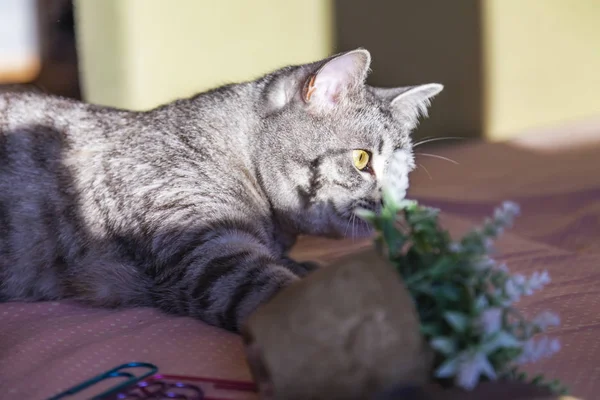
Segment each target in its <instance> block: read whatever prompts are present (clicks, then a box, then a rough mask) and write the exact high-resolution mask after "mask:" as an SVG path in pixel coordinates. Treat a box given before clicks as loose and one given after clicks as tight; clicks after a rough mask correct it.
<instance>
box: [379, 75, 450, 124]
mask: <svg viewBox="0 0 600 400" xmlns="http://www.w3.org/2000/svg"><path fill="white" fill-rule="evenodd" d="M370 89H371V91H372V92H373V94H375V95H376V96H377V97H379V98H380V99H382V100H384V101H386V102H388V103H389V104H390V108H391V109H392V112H393V113H394V116H395V117H396V118H398V119H400V120H401V121H402V122H403V123H404V124H405V126H406V128H407V129H413V128H414V127H415V126H416V125H417V124H418V123H419V118H420V117H427V115H428V108H429V106H430V105H431V100H433V98H434V97H435V96H436V95H437V94H439V93H440V92H441V91H442V90H443V89H444V86H443V85H441V84H439V83H427V84H424V85H417V86H407V87H399V88H377V87H371V88H370Z"/></svg>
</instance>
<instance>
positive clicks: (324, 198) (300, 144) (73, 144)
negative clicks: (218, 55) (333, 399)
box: [0, 50, 431, 331]
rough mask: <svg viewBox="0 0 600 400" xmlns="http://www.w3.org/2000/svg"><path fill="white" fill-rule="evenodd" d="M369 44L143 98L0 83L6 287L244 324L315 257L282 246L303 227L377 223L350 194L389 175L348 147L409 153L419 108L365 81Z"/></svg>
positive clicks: (18, 292) (333, 232)
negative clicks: (361, 166)
mask: <svg viewBox="0 0 600 400" xmlns="http://www.w3.org/2000/svg"><path fill="white" fill-rule="evenodd" d="M357 54H358V55H359V56H360V59H361V60H362V62H355V61H356V57H357ZM365 54H366V55H368V53H367V52H366V51H364V50H359V51H358V53H357V52H350V53H345V54H342V55H338V56H335V57H332V58H329V59H327V60H322V61H320V62H316V63H312V64H307V65H300V66H293V67H286V68H283V69H281V70H278V71H275V72H274V73H272V74H269V75H266V76H264V77H262V78H260V79H258V80H256V81H252V82H245V83H240V84H235V85H228V86H224V87H221V88H218V89H215V90H211V91H208V92H206V93H202V94H200V95H197V96H194V97H192V98H189V99H182V100H178V101H175V102H172V103H169V104H166V105H164V106H161V107H158V108H156V109H153V110H150V111H146V112H132V111H126V110H118V109H113V108H109V107H100V106H95V105H91V104H86V103H83V102H77V101H74V100H70V99H64V98H58V97H52V96H47V95H43V94H34V93H12V94H11V93H8V94H0V300H1V301H11V300H13V301H41V300H56V299H65V298H71V299H75V300H77V301H80V302H82V303H85V304H90V305H94V306H101V307H131V306H154V307H158V308H160V309H162V310H164V311H166V312H169V313H174V314H179V315H186V316H192V317H197V318H200V319H202V320H204V321H206V322H208V323H210V324H214V325H217V326H220V327H223V328H225V329H229V330H232V331H235V330H238V329H239V327H240V325H241V324H242V323H243V321H244V319H245V318H246V317H247V316H248V315H249V314H250V313H251V312H252V311H253V310H254V309H255V308H256V307H257V306H258V305H259V304H261V303H263V302H265V301H268V299H269V298H270V297H271V296H273V295H274V294H275V293H276V292H277V291H278V290H279V289H281V288H282V287H285V286H287V285H289V284H291V283H293V282H294V281H296V280H298V279H300V278H301V277H302V276H304V275H305V274H307V273H309V272H310V270H311V269H312V268H314V266H313V265H312V264H310V263H306V264H300V263H297V262H295V261H293V260H291V259H290V258H288V257H287V256H286V253H287V251H288V250H289V249H290V247H291V246H292V245H293V243H294V241H295V240H296V237H297V235H300V234H312V235H323V236H329V237H340V236H343V235H344V234H353V235H365V234H368V233H369V232H368V229H366V227H365V226H364V224H362V225H360V226H358V225H357V224H356V223H355V222H354V220H355V215H354V210H355V209H356V207H371V208H376V207H377V204H379V198H380V197H379V196H380V191H381V189H380V187H381V182H380V180H381V181H382V180H383V179H382V177H381V176H379V177H378V176H376V174H375V173H365V172H360V171H358V170H356V169H355V168H354V167H353V165H352V159H351V156H350V154H351V151H352V149H355V148H361V149H363V148H365V149H370V151H371V152H372V153H373V160H374V162H378V163H379V164H381V165H382V166H383V167H382V168H383V169H385V164H386V162H385V160H387V159H389V158H390V157H391V156H392V154H394V152H396V153H397V152H403V154H405V157H404V158H402V159H403V160H406V166H405V168H404V170H402V168H400V170H401V171H400V173H402V174H408V172H409V171H410V169H411V168H412V164H411V163H412V152H411V146H410V139H409V136H408V134H409V132H408V130H407V129H405V126H406V118H407V117H406V116H408V115H413V114H414V113H415V111H414V109H410V110H407V111H406V112H402V108H401V107H398V106H394V107H392V105H391V101H390V99H387V98H386V97H385V96H382V95H379V94H377V93H376V90H374V89H373V88H370V87H368V86H366V85H365V84H364V82H363V81H364V78H365V77H366V71H367V70H368V67H369V62H370V57H365V56H364V55H365ZM344 57H354V58H352V59H350V61H352V63H347V62H345V61H344V60H345V58H344ZM332 60H333V61H335V63H332V64H331V62H332ZM336 60H337V61H336ZM340 60H341V61H340ZM359 61H360V60H359ZM336 63H337V64H336ZM334 67H335V68H334ZM321 71H325V72H321ZM321 73H323V74H326V73H327V74H329V75H327V76H328V79H333V80H334V81H335V80H336V79H338V81H337V82H335V83H336V84H337V85H338V86H336V88H337V89H339V90H341V91H339V92H337V93H336V96H337V97H336V98H335V99H334V100H335V102H332V101H330V100H332V98H328V97H327V96H322V94H323V93H330V92H328V91H326V90H325V91H324V90H323V89H322V88H323V87H322V86H318V87H317V88H316V92H315V93H316V94H315V95H314V99H317V100H318V102H317V103H311V102H310V101H309V102H307V101H306V99H303V98H302V90H303V87H304V86H303V85H304V83H305V82H306V81H307V79H310V78H311V77H313V76H315V74H317V77H319V74H321ZM322 81H323V82H325V83H320V81H319V80H318V79H317V81H316V82H317V84H318V85H323V84H328V83H327V82H329V81H326V80H322ZM340 88H341V89H340ZM418 93H420V92H418ZM319 96H321V97H319ZM428 97H431V96H428ZM317 100H315V101H317ZM422 100H423V101H425V100H427V99H425V98H423V99H422ZM410 104H419V106H420V104H422V102H420V101H419V99H418V98H417V99H415V98H411V99H410ZM411 107H413V106H411ZM379 164H378V165H379ZM396 170H397V168H396ZM382 171H383V170H382ZM378 173H379V172H378ZM396 173H397V171H396ZM381 174H383V172H381ZM379 178H381V179H379ZM350 226H352V227H351V228H350V229H349V227H350Z"/></svg>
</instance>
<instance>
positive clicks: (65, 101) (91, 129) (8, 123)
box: [0, 92, 129, 141]
mask: <svg viewBox="0 0 600 400" xmlns="http://www.w3.org/2000/svg"><path fill="white" fill-rule="evenodd" d="M128 115H129V113H128V112H127V111H123V110H117V109H112V108H109V107H102V106H96V105H93V104H88V103H85V102H82V101H79V100H75V99H70V98H64V97H59V96H54V95H48V94H45V93H37V92H4V93H0V132H2V134H3V135H4V136H7V135H12V134H16V133H18V132H22V131H31V130H35V129H42V128H43V129H45V130H54V131H57V132H61V134H62V135H63V136H65V137H69V136H72V137H73V139H74V140H75V141H77V140H76V139H78V138H80V139H86V138H88V137H91V136H94V135H97V133H98V131H99V130H100V128H101V122H102V121H105V122H106V123H110V124H113V125H115V124H122V125H125V124H126V119H127V118H128ZM109 126H110V125H109Z"/></svg>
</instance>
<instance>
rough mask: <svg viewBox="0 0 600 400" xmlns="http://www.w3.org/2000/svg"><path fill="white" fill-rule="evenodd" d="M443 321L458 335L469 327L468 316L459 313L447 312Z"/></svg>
mask: <svg viewBox="0 0 600 400" xmlns="http://www.w3.org/2000/svg"><path fill="white" fill-rule="evenodd" d="M444 319H445V320H446V322H448V324H450V326H451V327H452V328H453V329H454V330H455V331H456V332H459V333H464V332H465V331H466V330H467V329H468V328H469V326H470V318H469V316H468V315H467V314H464V313H461V312H457V311H447V312H445V313H444Z"/></svg>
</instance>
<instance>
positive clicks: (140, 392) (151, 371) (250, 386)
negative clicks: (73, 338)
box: [49, 362, 258, 400]
mask: <svg viewBox="0 0 600 400" xmlns="http://www.w3.org/2000/svg"><path fill="white" fill-rule="evenodd" d="M132 368H135V369H139V368H142V369H146V372H144V373H141V374H139V375H135V374H133V373H132V372H130V371H128V370H131V369H132ZM157 371H158V368H157V367H156V366H155V365H153V364H149V363H138V362H134V363H129V364H123V365H120V366H118V367H116V368H113V369H111V370H109V371H106V372H104V373H102V374H100V375H98V376H95V377H93V378H91V379H89V380H87V381H85V382H83V383H81V384H79V385H77V386H74V387H72V388H70V389H68V390H66V391H64V392H62V393H60V394H58V395H56V396H54V397H51V398H50V399H49V400H61V399H67V398H69V397H71V396H75V395H78V394H81V392H82V391H84V390H88V389H90V388H92V387H93V386H94V385H97V384H99V383H101V382H103V381H106V380H108V379H112V378H125V381H123V382H120V383H118V384H116V385H115V386H113V387H111V388H110V389H108V390H105V391H104V392H102V393H100V394H95V395H93V396H92V397H89V398H90V399H92V400H134V399H135V400H140V399H181V400H234V399H235V400H237V399H240V400H242V399H243V400H251V399H258V395H257V393H256V386H255V385H254V383H252V382H243V381H235V380H227V379H212V378H201V377H191V376H183V375H167V374H157V373H156V372H157Z"/></svg>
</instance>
